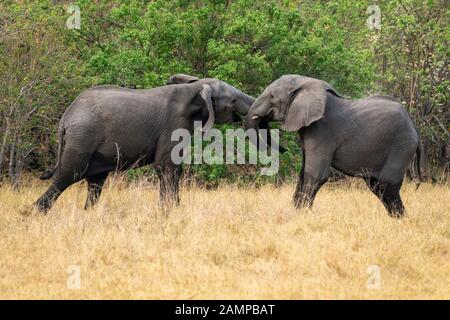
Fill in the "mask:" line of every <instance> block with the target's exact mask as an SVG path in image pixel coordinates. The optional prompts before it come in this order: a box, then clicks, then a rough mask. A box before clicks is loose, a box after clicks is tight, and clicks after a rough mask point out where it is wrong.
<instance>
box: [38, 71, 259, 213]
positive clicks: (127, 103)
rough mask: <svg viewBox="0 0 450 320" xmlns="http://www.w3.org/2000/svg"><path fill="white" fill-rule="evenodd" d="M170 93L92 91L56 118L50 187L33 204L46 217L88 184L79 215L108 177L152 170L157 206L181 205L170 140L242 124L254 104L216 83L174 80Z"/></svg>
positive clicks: (165, 90) (179, 77)
mask: <svg viewBox="0 0 450 320" xmlns="http://www.w3.org/2000/svg"><path fill="white" fill-rule="evenodd" d="M167 83H168V85H165V86H162V87H157V88H153V89H126V88H122V87H118V86H96V87H93V88H90V89H87V90H85V91H83V92H82V93H81V94H80V95H79V96H78V97H77V98H76V99H75V101H73V102H72V104H71V105H70V106H69V107H68V108H67V110H66V111H65V112H64V115H63V116H62V118H61V120H60V122H59V127H58V140H59V144H58V156H57V162H56V165H55V167H54V168H53V169H52V170H49V171H47V172H45V173H44V174H43V175H42V176H41V179H44V180H45V179H50V178H52V177H53V180H52V185H51V186H50V187H49V188H48V190H47V191H46V192H45V193H44V194H43V195H42V196H41V197H40V198H39V199H38V200H37V201H36V203H35V207H36V208H37V209H38V210H39V211H41V212H43V213H45V212H47V211H48V210H49V209H50V208H51V206H52V205H53V203H54V202H55V201H56V199H57V198H58V197H59V195H61V193H62V192H63V191H64V190H65V189H66V188H67V187H69V186H70V185H72V184H74V183H76V182H78V181H81V180H82V179H86V180H87V183H88V195H87V200H86V204H85V208H89V207H91V206H93V205H94V204H95V203H96V202H97V201H98V199H99V196H100V193H101V191H102V187H103V184H104V182H105V180H106V178H107V176H108V173H109V172H111V171H115V170H126V169H129V168H132V167H140V166H144V165H148V164H153V165H154V167H155V169H156V172H157V174H158V178H159V181H160V199H161V201H162V202H163V203H178V202H179V191H178V189H179V179H180V176H181V173H182V168H181V165H176V164H174V163H173V162H172V160H171V150H172V148H173V146H174V145H175V144H177V143H178V142H173V141H171V135H172V132H173V131H174V130H175V129H179V128H183V129H187V130H189V131H190V132H191V133H192V132H193V130H194V121H202V126H203V127H202V130H203V131H206V130H208V129H209V128H211V127H212V126H213V124H214V123H215V122H216V123H225V122H232V121H235V120H238V119H240V117H239V116H238V115H237V114H240V115H242V116H245V115H246V114H247V112H248V110H249V108H250V106H251V105H252V103H253V102H254V101H255V99H254V98H252V97H250V96H248V95H246V94H245V93H243V92H242V91H240V90H238V89H236V88H234V87H233V86H231V85H229V84H227V83H225V82H223V81H220V80H217V79H209V78H208V79H198V78H196V77H193V76H190V75H184V74H177V75H174V76H172V77H170V79H169V80H168V82H167Z"/></svg>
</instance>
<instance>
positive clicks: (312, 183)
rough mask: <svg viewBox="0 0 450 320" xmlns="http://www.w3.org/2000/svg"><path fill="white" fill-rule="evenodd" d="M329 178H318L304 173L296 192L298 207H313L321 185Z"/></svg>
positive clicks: (295, 201)
mask: <svg viewBox="0 0 450 320" xmlns="http://www.w3.org/2000/svg"><path fill="white" fill-rule="evenodd" d="M327 180H328V177H326V178H317V177H312V176H310V175H306V174H305V175H304V177H303V178H300V179H299V180H298V182H297V187H296V189H295V193H294V205H295V207H296V208H297V209H299V208H302V207H308V208H311V207H312V205H313V202H314V199H315V198H316V194H317V192H318V191H319V189H320V187H321V186H322V185H323V184H324V183H325V182H326V181H327Z"/></svg>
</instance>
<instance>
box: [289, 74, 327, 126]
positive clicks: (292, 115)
mask: <svg viewBox="0 0 450 320" xmlns="http://www.w3.org/2000/svg"><path fill="white" fill-rule="evenodd" d="M326 101H327V91H326V88H325V86H324V84H323V83H322V82H321V81H319V80H316V79H306V80H305V79H302V80H300V81H299V83H298V84H297V85H296V87H295V88H294V89H293V90H292V91H291V92H290V95H289V101H288V107H287V112H286V115H285V117H284V123H283V126H282V129H283V130H286V131H298V130H300V129H301V128H304V127H307V126H309V125H310V124H311V123H313V122H315V121H317V120H319V119H322V118H323V114H324V113H325V105H326Z"/></svg>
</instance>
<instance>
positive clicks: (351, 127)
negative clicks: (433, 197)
mask: <svg viewBox="0 0 450 320" xmlns="http://www.w3.org/2000/svg"><path fill="white" fill-rule="evenodd" d="M268 121H281V122H282V129H283V130H286V131H297V132H299V134H300V138H301V139H300V140H301V147H302V151H303V166H302V169H301V172H300V178H299V180H298V183H297V188H296V190H295V194H294V204H295V206H296V207H301V206H305V205H306V206H312V204H313V201H314V198H315V196H316V194H317V192H318V191H319V189H320V187H321V186H322V185H323V184H324V183H325V182H326V181H327V179H328V176H329V174H330V169H331V167H333V168H335V169H337V170H339V171H341V172H343V173H344V174H347V175H349V176H361V177H363V178H364V179H365V180H366V182H367V185H368V187H369V188H370V190H372V192H373V193H374V194H375V195H376V196H377V197H378V198H379V199H380V200H381V201H382V203H383V205H384V206H385V208H386V209H387V211H388V213H389V215H390V216H392V217H398V218H399V217H401V216H402V215H403V214H404V212H405V207H404V205H403V202H402V200H401V198H400V187H401V185H402V182H403V178H404V175H405V171H406V169H407V167H408V164H409V163H410V161H411V159H412V157H413V156H414V154H415V153H417V154H418V157H417V159H420V144H419V135H418V133H417V129H416V128H415V126H414V124H413V122H412V120H411V118H410V117H409V115H408V113H407V111H406V110H405V109H404V108H403V106H402V105H401V104H400V103H399V102H398V101H396V100H394V99H393V98H391V97H386V96H371V97H369V98H364V99H359V100H348V99H344V98H343V97H342V96H340V95H339V94H338V93H337V92H336V90H334V89H333V88H332V87H331V86H330V85H329V84H327V83H326V82H324V81H321V80H318V79H313V78H308V77H304V76H299V75H285V76H282V77H281V78H279V79H278V80H275V81H274V82H273V83H272V84H270V85H269V86H268V87H267V88H266V89H265V90H264V92H263V93H262V94H261V95H260V96H259V97H258V98H257V99H256V101H255V102H254V103H253V105H252V106H251V108H250V110H249V112H248V114H247V117H246V127H247V128H254V129H258V128H260V124H261V123H266V122H268ZM418 167H419V168H420V164H418ZM419 176H420V169H419Z"/></svg>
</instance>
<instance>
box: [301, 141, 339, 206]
mask: <svg viewBox="0 0 450 320" xmlns="http://www.w3.org/2000/svg"><path fill="white" fill-rule="evenodd" d="M319 151H320V152H318V153H314V152H309V153H308V152H305V151H304V152H303V157H304V158H303V159H304V162H303V166H302V169H301V172H300V177H299V180H298V182H297V187H296V189H295V193H294V205H295V207H296V208H298V209H299V208H302V207H309V208H311V207H312V205H313V202H314V199H315V197H316V194H317V192H318V191H319V189H320V187H321V186H322V185H323V184H324V183H325V182H327V180H328V176H329V175H330V171H331V160H332V153H331V152H330V151H329V150H319ZM307 155H308V157H307Z"/></svg>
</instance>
